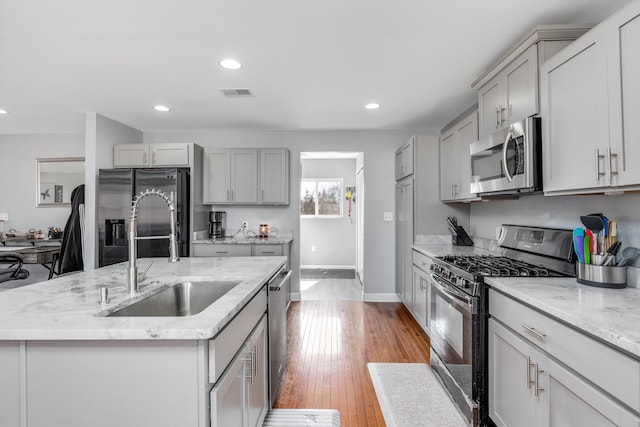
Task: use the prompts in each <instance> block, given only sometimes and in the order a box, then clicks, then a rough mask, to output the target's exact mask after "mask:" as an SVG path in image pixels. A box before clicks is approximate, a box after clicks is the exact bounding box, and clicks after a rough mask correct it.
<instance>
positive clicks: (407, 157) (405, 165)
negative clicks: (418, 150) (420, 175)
mask: <svg viewBox="0 0 640 427" xmlns="http://www.w3.org/2000/svg"><path fill="white" fill-rule="evenodd" d="M414 145H415V137H412V138H411V139H410V140H409V141H408V142H407V143H406V144H404V145H403V146H402V147H400V148H398V150H397V151H396V181H398V180H401V179H402V178H404V177H407V176H409V175H412V174H413V150H414V148H413V147H414Z"/></svg>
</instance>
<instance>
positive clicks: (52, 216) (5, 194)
mask: <svg viewBox="0 0 640 427" xmlns="http://www.w3.org/2000/svg"><path fill="white" fill-rule="evenodd" d="M84 155H85V153H84V135H83V134H82V133H77V134H19V135H8V134H0V212H7V213H9V221H8V222H6V223H5V225H4V229H5V232H6V231H8V230H9V229H11V228H15V229H16V230H20V231H27V230H29V229H31V228H35V229H40V230H42V231H46V230H47V229H48V227H50V226H53V227H59V228H62V227H64V225H65V223H66V222H67V218H68V217H69V212H70V211H69V206H47V207H40V208H38V207H36V159H37V158H54V157H84Z"/></svg>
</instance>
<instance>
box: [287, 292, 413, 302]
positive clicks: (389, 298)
mask: <svg viewBox="0 0 640 427" xmlns="http://www.w3.org/2000/svg"><path fill="white" fill-rule="evenodd" d="M291 301H301V298H300V292H291ZM362 301H364V302H401V300H400V297H399V296H398V295H397V294H366V293H365V294H364V295H363V296H362Z"/></svg>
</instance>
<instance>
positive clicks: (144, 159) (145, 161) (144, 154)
mask: <svg viewBox="0 0 640 427" xmlns="http://www.w3.org/2000/svg"><path fill="white" fill-rule="evenodd" d="M142 164H144V165H146V164H147V153H142Z"/></svg>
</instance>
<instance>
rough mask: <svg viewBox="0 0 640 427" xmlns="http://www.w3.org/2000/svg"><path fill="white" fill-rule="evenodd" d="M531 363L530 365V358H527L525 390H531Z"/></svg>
mask: <svg viewBox="0 0 640 427" xmlns="http://www.w3.org/2000/svg"><path fill="white" fill-rule="evenodd" d="M532 366H533V363H531V358H530V357H529V356H527V389H528V390H531V385H533V383H534V382H533V381H532V380H531V367H532Z"/></svg>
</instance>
